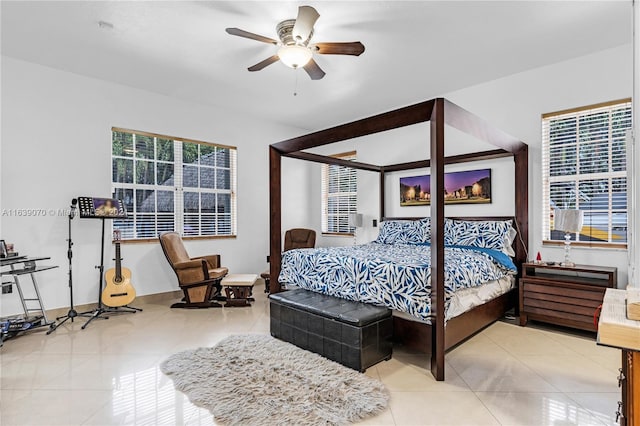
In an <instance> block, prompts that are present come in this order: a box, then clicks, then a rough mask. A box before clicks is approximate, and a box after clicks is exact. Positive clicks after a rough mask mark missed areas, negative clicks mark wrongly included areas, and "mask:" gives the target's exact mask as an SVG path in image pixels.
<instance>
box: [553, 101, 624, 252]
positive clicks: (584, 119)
mask: <svg viewBox="0 0 640 426" xmlns="http://www.w3.org/2000/svg"><path fill="white" fill-rule="evenodd" d="M630 128H631V101H630V100H623V101H616V102H609V103H606V104H599V105H592V106H589V107H584V108H578V109H574V110H570V111H561V112H557V113H551V114H545V115H543V116H542V180H543V209H542V210H543V217H542V223H543V226H542V232H543V236H542V238H543V240H545V241H558V240H564V233H563V232H561V231H559V230H554V229H553V214H554V209H579V210H582V211H583V212H584V227H583V228H582V231H580V233H578V234H577V235H574V236H572V240H575V241H578V242H581V241H582V242H585V243H587V244H593V245H595V244H603V245H620V246H625V245H626V242H627V172H626V169H627V160H626V149H625V144H626V134H627V130H629V129H630Z"/></svg>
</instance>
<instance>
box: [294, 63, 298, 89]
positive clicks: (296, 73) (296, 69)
mask: <svg viewBox="0 0 640 426" xmlns="http://www.w3.org/2000/svg"><path fill="white" fill-rule="evenodd" d="M294 74H295V75H296V82H295V84H294V86H293V96H298V67H296V68H295V72H294Z"/></svg>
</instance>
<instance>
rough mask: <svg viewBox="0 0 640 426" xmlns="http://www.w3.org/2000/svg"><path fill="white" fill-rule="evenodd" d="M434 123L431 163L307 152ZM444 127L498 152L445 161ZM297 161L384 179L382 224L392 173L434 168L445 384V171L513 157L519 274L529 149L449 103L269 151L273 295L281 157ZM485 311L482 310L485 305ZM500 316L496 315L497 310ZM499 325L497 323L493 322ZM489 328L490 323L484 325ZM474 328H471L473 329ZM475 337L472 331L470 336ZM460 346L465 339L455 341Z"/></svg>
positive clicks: (437, 313)
mask: <svg viewBox="0 0 640 426" xmlns="http://www.w3.org/2000/svg"><path fill="white" fill-rule="evenodd" d="M426 121H430V122H431V134H430V154H431V159H430V160H423V161H414V162H408V163H401V164H393V165H384V166H378V165H373V164H366V163H362V162H357V161H349V160H343V159H340V158H335V157H328V156H323V155H318V154H312V153H309V152H304V150H307V149H310V148H315V147H319V146H323V145H329V144H332V143H335V142H339V141H344V140H348V139H353V138H357V137H360V136H366V135H370V134H374V133H378V132H383V131H386V130H392V129H396V128H400V127H405V126H409V125H412V124H417V123H422V122H426ZM445 125H449V126H451V127H454V128H456V129H458V130H460V131H462V132H464V133H467V134H469V135H472V136H474V137H476V138H477V139H479V140H481V141H484V142H487V143H489V144H491V145H493V146H495V147H496V149H495V150H491V151H482V152H476V153H471V154H464V155H455V156H451V157H445V156H444V147H445V137H444V129H445ZM283 156H284V157H290V158H298V159H301V160H306V161H313V162H317V163H324V164H336V165H341V166H346V167H351V168H354V169H358V170H368V171H371V172H377V173H379V174H380V219H381V220H382V219H383V218H384V217H385V175H386V173H389V172H396V171H402V170H412V169H417V168H426V167H429V168H430V170H431V171H430V181H431V209H430V210H431V244H432V245H431V247H432V249H431V309H432V312H433V314H434V317H433V319H432V324H431V327H430V328H431V331H430V333H429V336H430V340H431V344H430V346H431V372H432V374H433V376H434V377H435V378H436V380H444V353H445V350H446V349H447V347H450V346H452V344H451V343H446V342H445V312H444V311H445V309H444V307H445V297H444V295H445V290H444V278H445V275H444V257H445V250H444V222H445V216H444V193H445V192H444V190H445V189H444V166H445V164H455V163H465V162H471V161H480V160H488V159H495V158H503V157H513V159H514V162H515V188H516V191H515V194H514V195H515V196H514V200H515V220H516V226H517V229H518V230H519V232H520V237H521V239H520V241H521V244H516V247H515V251H516V256H515V263H516V265H517V266H518V269H519V271H520V269H521V265H522V263H523V262H524V261H526V253H527V244H528V238H529V231H528V228H529V191H528V161H529V158H528V147H527V145H526V144H525V143H524V142H522V141H520V140H518V139H516V138H514V137H512V136H509V135H507V134H506V133H504V132H503V131H501V130H500V129H497V128H495V127H493V126H491V125H490V124H489V123H487V122H486V121H485V120H483V119H481V118H480V117H478V116H476V115H474V114H472V113H471V112H469V111H467V110H465V109H463V108H461V107H459V106H457V105H455V104H454V103H452V102H450V101H448V100H446V99H444V98H436V99H431V100H429V101H426V102H421V103H418V104H415V105H411V106H407V107H404V108H400V109H396V110H393V111H389V112H386V113H383V114H379V115H375V116H371V117H368V118H364V119H362V120H358V121H353V122H351V123H346V124H342V125H340V126H336V127H332V128H329V129H326V130H321V131H318V132H314V133H310V134H307V135H304V136H299V137H296V138H293V139H288V140H285V141H282V142H278V143H275V144H272V145H271V146H270V147H269V166H270V167H269V170H270V174H269V189H270V193H269V207H270V212H271V213H270V214H271V216H270V234H271V242H270V250H269V251H270V259H271V262H270V275H271V278H270V279H271V283H270V291H271V292H272V293H276V292H279V291H280V283H279V282H278V276H279V275H280V268H281V261H282V251H281V250H282V223H281V221H282V217H281V202H282V187H281V168H282V161H281V159H282V157H283ZM481 306H482V305H481ZM493 310H495V309H493ZM485 317H486V315H485ZM493 320H495V318H494V319H493ZM485 324H486V322H485ZM468 328H469V327H468ZM478 329H479V328H477V327H475V331H472V330H471V329H470V328H469V330H468V331H467V332H465V333H468V334H466V336H468V335H470V334H473V333H474V332H476V331H477V330H478ZM456 340H457V341H460V340H462V339H456Z"/></svg>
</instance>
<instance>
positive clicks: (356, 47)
mask: <svg viewBox="0 0 640 426" xmlns="http://www.w3.org/2000/svg"><path fill="white" fill-rule="evenodd" d="M315 46H316V52H318V53H320V54H322V55H353V56H360V55H361V54H362V52H364V45H363V44H362V43H360V42H359V41H353V42H350V43H315Z"/></svg>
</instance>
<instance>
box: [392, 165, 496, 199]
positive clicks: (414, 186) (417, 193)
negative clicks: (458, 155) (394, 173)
mask: <svg viewBox="0 0 640 426" xmlns="http://www.w3.org/2000/svg"><path fill="white" fill-rule="evenodd" d="M444 192H445V194H444V203H445V204H484V203H490V202H491V169H481V170H467V171H464V172H451V173H445V174H444ZM429 204H431V181H430V177H429V175H422V176H409V177H403V178H400V205H401V206H426V205H429Z"/></svg>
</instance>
